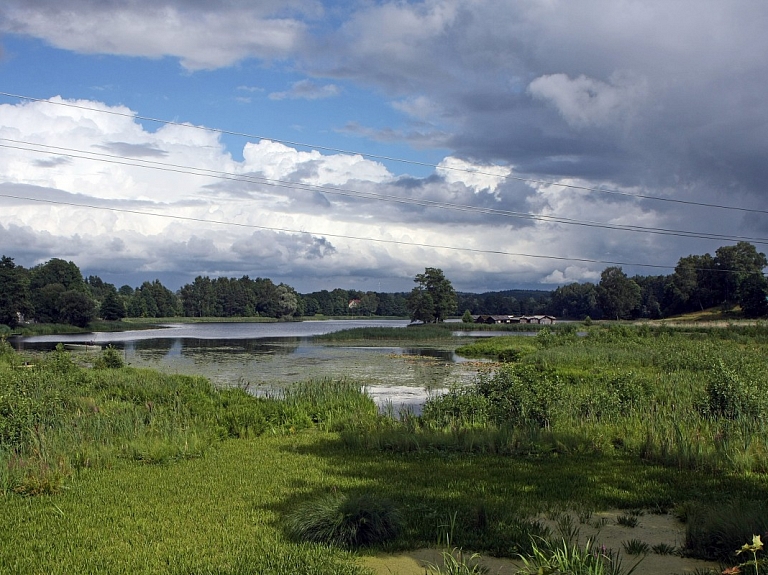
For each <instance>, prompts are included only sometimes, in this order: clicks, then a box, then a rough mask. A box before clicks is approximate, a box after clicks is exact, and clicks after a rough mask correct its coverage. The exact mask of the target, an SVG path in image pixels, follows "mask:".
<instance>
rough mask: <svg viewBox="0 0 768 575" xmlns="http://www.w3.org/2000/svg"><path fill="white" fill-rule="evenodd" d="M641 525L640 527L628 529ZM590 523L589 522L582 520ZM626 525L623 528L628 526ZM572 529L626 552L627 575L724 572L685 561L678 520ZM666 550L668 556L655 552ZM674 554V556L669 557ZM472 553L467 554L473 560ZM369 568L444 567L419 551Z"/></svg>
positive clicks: (604, 518)
mask: <svg viewBox="0 0 768 575" xmlns="http://www.w3.org/2000/svg"><path fill="white" fill-rule="evenodd" d="M632 518H634V521H636V525H635V526H634V527H630V526H628V525H627V524H631V523H633V522H634V521H633V519H632ZM582 519H583V520H584V518H582ZM541 521H542V523H544V524H546V525H547V526H548V527H549V528H550V529H551V530H552V533H553V534H554V536H555V537H557V536H558V533H559V529H558V523H557V522H556V521H554V520H551V519H545V518H541ZM622 523H623V524H622ZM571 524H572V527H573V528H574V529H578V539H579V542H580V543H581V544H582V545H583V544H584V543H586V541H587V539H591V540H592V541H593V548H598V549H599V548H601V547H602V546H605V548H606V549H612V550H613V551H615V552H620V553H621V560H622V565H623V567H624V569H625V571H628V570H629V569H630V568H632V566H633V565H635V563H637V562H638V561H640V563H639V564H638V565H637V568H636V569H635V571H634V575H672V574H680V575H682V574H683V573H706V572H707V570H710V569H712V570H715V572H718V573H719V572H720V569H719V566H718V564H717V563H710V562H707V561H699V560H697V559H689V558H685V557H680V556H679V555H677V554H676V552H675V551H679V549H680V548H681V547H682V545H683V543H684V541H685V526H684V525H683V524H682V523H680V522H679V521H678V520H677V519H675V517H673V516H672V515H654V514H650V513H643V514H639V515H630V514H628V513H627V512H625V511H610V512H601V513H593V514H592V515H591V516H590V517H589V518H588V519H586V520H585V521H584V522H583V523H580V522H579V521H578V520H577V519H576V518H575V517H573V521H572V523H571ZM630 541H634V542H635V543H634V545H635V546H640V547H643V545H641V544H642V543H644V544H645V545H647V548H648V549H647V553H644V554H639V555H629V554H628V553H627V552H626V551H625V548H624V546H625V544H626V543H628V542H630ZM654 547H656V549H657V550H658V551H665V552H667V553H666V554H659V553H658V552H654V550H653V549H654ZM670 551H672V553H669V552H670ZM469 555H471V553H465V557H469ZM361 560H362V562H363V564H364V565H365V566H366V567H368V568H369V569H371V570H373V572H374V573H376V574H377V575H424V573H425V572H427V573H429V571H427V568H428V566H429V565H430V564H432V565H442V552H441V551H440V550H438V549H418V550H416V551H411V552H408V553H401V554H378V555H375V556H370V557H363V558H361ZM479 563H480V564H481V565H484V566H485V567H487V568H488V573H489V574H491V575H514V574H515V573H517V571H518V570H519V569H520V568H521V567H522V564H521V563H520V562H519V561H513V560H511V559H498V558H494V557H485V556H482V557H481V558H480V560H479Z"/></svg>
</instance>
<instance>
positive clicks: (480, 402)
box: [422, 387, 489, 426]
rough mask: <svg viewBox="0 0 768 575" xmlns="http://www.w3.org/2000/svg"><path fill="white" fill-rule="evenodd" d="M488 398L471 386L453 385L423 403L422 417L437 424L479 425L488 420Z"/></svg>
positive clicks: (425, 420) (427, 421)
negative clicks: (446, 390)
mask: <svg viewBox="0 0 768 575" xmlns="http://www.w3.org/2000/svg"><path fill="white" fill-rule="evenodd" d="M488 405H489V404H488V398H486V397H484V396H482V395H480V394H479V393H478V392H477V390H475V389H473V388H471V387H454V388H452V389H450V390H449V391H448V392H447V393H444V394H442V395H438V396H435V397H430V398H429V399H427V401H426V402H425V403H424V408H423V409H422V419H423V420H424V422H425V423H428V424H429V423H431V424H435V425H438V426H445V425H451V424H455V423H466V424H470V425H481V424H484V423H486V422H487V420H488Z"/></svg>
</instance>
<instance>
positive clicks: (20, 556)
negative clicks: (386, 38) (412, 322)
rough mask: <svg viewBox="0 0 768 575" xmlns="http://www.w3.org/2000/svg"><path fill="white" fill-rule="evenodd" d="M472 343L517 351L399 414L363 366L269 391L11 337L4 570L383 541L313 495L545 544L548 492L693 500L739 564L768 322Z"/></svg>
mask: <svg viewBox="0 0 768 575" xmlns="http://www.w3.org/2000/svg"><path fill="white" fill-rule="evenodd" d="M408 331H410V330H408ZM369 335H370V334H369ZM490 342H493V344H492V345H490ZM474 353H476V354H477V355H481V356H483V355H486V356H490V357H494V358H499V357H503V358H504V359H506V363H504V364H495V367H494V368H493V369H492V371H488V372H487V373H485V374H483V375H481V376H480V377H479V378H478V380H477V381H476V382H475V384H473V385H470V386H468V387H465V388H461V389H455V390H452V391H451V392H450V393H448V394H447V395H445V396H442V397H439V398H434V399H433V400H431V401H429V402H428V404H427V405H426V406H425V409H424V414H423V416H421V417H416V416H415V415H413V414H409V413H403V414H400V417H399V418H398V417H393V416H392V415H391V414H390V415H389V416H388V415H379V414H378V412H377V410H376V407H375V405H374V404H373V403H372V401H371V400H370V399H368V398H367V397H366V396H364V395H362V394H361V393H360V392H359V385H358V384H357V383H356V382H354V381H349V380H344V379H339V380H334V381H330V380H324V381H315V382H305V383H303V384H299V385H295V386H291V387H289V388H286V389H285V390H284V391H283V392H281V393H279V394H278V395H277V396H276V397H271V398H256V397H252V396H250V395H248V394H247V393H245V391H243V390H239V389H228V390H217V389H214V388H213V387H212V386H211V385H210V384H209V383H208V382H207V381H206V380H203V379H202V378H192V377H183V376H166V375H161V374H158V373H155V372H152V371H146V370H137V369H132V368H126V367H120V366H119V363H120V362H119V359H120V358H119V354H118V355H117V357H115V356H114V354H113V355H110V353H109V352H105V355H104V357H103V359H102V361H100V362H98V363H97V366H96V367H94V368H93V369H90V368H88V369H85V368H81V367H79V366H77V365H76V364H75V363H74V362H73V360H72V359H71V357H70V356H69V355H68V354H66V353H65V352H62V351H57V352H53V353H51V354H50V355H48V356H47V357H46V358H45V359H43V360H42V361H39V362H38V364H37V365H34V366H29V365H26V364H25V360H26V359H25V358H24V357H21V356H19V355H18V354H16V353H14V352H13V351H12V350H11V349H10V348H9V346H7V345H2V346H0V505H2V510H3V512H2V513H0V572H2V573H14V574H16V573H18V574H26V573H62V574H63V573H118V574H119V573H169V574H182V573H184V574H200V575H202V574H219V575H224V574H227V575H229V574H231V575H239V574H251V573H253V574H255V573H264V574H272V573H275V574H277V573H317V574H323V573H329V574H330V573H341V574H345V573H350V574H352V573H363V572H364V569H363V568H362V567H360V564H359V562H358V560H357V556H358V554H359V553H367V552H368V551H367V549H368V547H364V548H363V549H361V550H356V549H355V548H354V546H352V549H351V551H350V549H349V548H348V547H349V546H345V545H339V544H336V545H327V544H322V543H308V542H303V541H302V540H301V537H303V536H298V535H297V534H296V533H295V532H294V531H293V530H292V529H291V528H290V525H289V521H288V519H289V518H290V517H292V516H295V515H296V513H297V512H298V513H302V512H303V510H304V509H305V507H304V506H305V505H307V504H308V503H313V502H319V504H323V505H326V506H330V507H328V509H327V510H326V511H327V512H328V513H330V515H332V516H334V517H335V516H336V515H335V514H337V513H338V508H337V507H334V506H336V505H337V503H336V501H339V502H341V503H339V504H346V505H347V507H349V505H352V506H354V505H357V506H358V507H359V508H360V509H353V510H352V512H350V513H349V517H352V516H356V515H355V512H360V513H362V512H370V511H371V510H373V511H377V512H381V513H382V514H383V515H382V516H384V517H388V518H392V520H393V525H396V526H397V530H396V531H393V533H394V534H390V535H389V536H388V538H386V539H385V538H383V537H382V538H381V540H380V541H374V545H373V546H372V548H371V549H373V550H375V549H386V550H398V549H414V548H418V547H423V546H430V545H431V546H434V545H436V544H437V542H438V541H442V542H445V541H446V540H450V542H451V544H452V545H455V546H459V547H464V548H466V549H471V550H473V551H479V552H482V553H485V554H492V555H497V556H514V555H515V554H517V553H523V554H528V553H531V552H532V545H533V544H535V542H536V541H540V540H538V539H536V538H535V537H537V536H542V537H545V538H555V539H557V537H559V536H562V533H559V534H558V533H552V532H551V531H547V529H545V528H544V527H543V526H542V524H541V523H540V522H539V521H538V520H537V517H540V516H541V514H549V515H550V516H553V517H555V516H558V514H560V513H562V512H564V511H570V512H572V513H573V515H574V516H577V517H580V518H583V519H584V520H585V521H588V520H589V517H590V515H591V513H592V512H595V511H598V510H605V509H609V508H619V509H626V510H627V511H628V513H629V511H631V510H637V509H642V510H645V512H656V513H675V514H676V515H678V516H679V517H680V518H681V519H683V520H687V525H688V531H687V535H686V542H685V544H684V546H683V549H682V550H680V549H678V552H679V551H682V552H684V553H687V554H689V555H692V556H697V557H706V558H710V559H717V560H722V561H725V562H729V563H730V564H733V563H734V562H735V561H736V560H737V559H736V557H735V555H734V551H735V550H736V549H738V548H740V547H741V546H742V545H743V544H744V543H747V542H749V541H750V540H751V537H752V535H753V534H757V533H763V532H765V531H766V530H768V505H767V504H766V502H768V448H766V445H768V434H767V433H766V423H765V421H766V413H767V411H766V410H767V409H768V393H766V391H768V390H767V389H766V386H768V376H767V373H766V370H767V369H768V368H766V361H765V360H766V356H768V328H766V327H765V326H761V325H756V326H745V327H740V328H735V327H732V328H729V329H720V330H708V329H696V330H682V329H680V330H678V329H672V328H668V327H667V328H661V329H654V328H650V327H639V328H635V327H631V326H614V327H596V326H593V327H592V328H590V329H589V334H588V335H587V336H585V337H581V336H579V335H577V334H576V332H575V329H562V330H560V331H558V332H553V331H549V330H545V331H542V332H541V333H540V335H538V336H537V337H535V338H530V337H528V338H520V337H500V338H494V339H493V340H488V341H486V340H482V341H480V342H478V346H477V348H476V349H475V350H474ZM329 498H330V499H329ZM329 501H330V502H331V503H328V502H329ZM350 501H351V502H353V503H351V504H350V503H349V502H350ZM361 501H362V502H363V503H361ZM344 502H346V503H344ZM366 502H367V503H366ZM366 506H369V507H370V508H371V509H368V508H366ZM320 511H321V512H325V511H324V510H323V508H322V505H321V506H320ZM328 513H326V515H327V514H328ZM360 513H358V515H360ZM388 514H389V515H388ZM345 517H347V516H346V515H345ZM322 518H323V517H322V516H321V515H318V521H320V519H322ZM347 519H348V517H347ZM395 519H396V521H395ZM345 521H346V519H345ZM350 521H351V520H350ZM363 523H364V522H363ZM320 527H323V526H318V527H317V529H315V531H314V533H315V534H318V533H323V531H322V529H320ZM309 528H310V533H312V528H313V525H310V526H309ZM324 528H325V527H323V529H324ZM532 537H533V539H532ZM673 544H675V542H670V545H673Z"/></svg>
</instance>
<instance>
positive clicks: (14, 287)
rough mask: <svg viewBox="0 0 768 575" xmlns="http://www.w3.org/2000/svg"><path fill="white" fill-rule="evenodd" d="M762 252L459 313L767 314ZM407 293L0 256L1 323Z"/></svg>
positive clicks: (276, 309) (380, 311) (326, 311)
mask: <svg viewBox="0 0 768 575" xmlns="http://www.w3.org/2000/svg"><path fill="white" fill-rule="evenodd" d="M766 267H768V260H767V259H766V256H765V254H763V253H760V252H758V251H757V249H756V248H755V246H754V245H752V244H750V243H748V242H739V243H737V244H736V245H732V246H723V247H720V248H718V249H717V250H716V251H715V255H714V256H712V255H710V254H708V253H707V254H704V255H689V256H686V257H681V258H680V260H679V261H678V264H677V266H676V267H675V269H674V271H673V273H671V274H669V275H648V276H640V275H635V276H632V277H629V276H627V275H626V274H625V273H624V271H623V270H622V268H620V267H616V266H612V267H608V268H606V269H604V270H603V272H602V273H601V276H600V281H599V282H598V283H596V284H595V283H590V282H584V283H570V284H567V285H563V286H560V287H558V288H557V289H555V290H554V291H546V290H506V291H497V292H486V293H462V292H458V293H457V299H458V307H457V309H458V313H459V314H462V313H463V312H465V311H467V310H468V311H469V312H470V313H471V314H509V315H530V314H550V315H554V316H556V317H558V318H566V319H579V320H583V319H585V318H587V317H589V318H591V319H614V320H622V319H639V318H649V319H659V318H664V317H669V316H673V315H677V314H682V313H687V312H692V311H697V310H704V309H708V308H712V307H716V306H722V307H723V308H724V309H731V308H733V307H734V306H739V307H740V309H741V312H742V314H743V316H745V317H762V316H765V315H766V314H768V301H767V300H766V297H768V282H767V281H766V279H765V276H764V275H763V269H764V268H766ZM407 298H408V294H407V293H405V292H403V293H384V292H374V291H368V292H362V291H358V290H347V289H341V288H337V289H334V290H331V291H328V290H320V291H315V292H311V293H306V294H300V293H298V292H297V291H296V290H295V289H294V288H293V287H291V286H289V285H287V284H284V283H279V284H275V283H274V282H273V281H272V280H270V279H268V278H255V279H252V278H250V277H248V276H243V277H241V278H239V279H236V278H227V277H217V278H210V277H207V276H198V277H196V278H195V279H194V281H193V282H192V283H188V284H185V285H184V286H182V287H181V289H179V290H178V291H176V292H174V291H172V290H170V289H169V288H167V287H166V286H164V285H163V284H162V283H161V282H160V280H157V279H155V280H154V281H145V282H143V283H142V284H141V285H140V286H137V287H131V286H129V285H123V286H121V287H119V288H118V287H116V286H115V285H113V284H110V283H108V282H105V281H103V280H102V279H101V278H100V277H98V276H94V275H89V276H87V277H84V276H83V274H82V273H81V271H80V269H79V268H78V266H77V265H76V264H75V263H74V262H71V261H69V262H68V261H65V260H62V259H58V258H53V259H51V260H49V261H47V262H45V263H42V264H39V265H36V266H34V267H32V268H29V269H27V268H25V267H23V266H20V265H18V264H16V263H15V262H14V259H13V258H12V257H9V256H6V255H4V256H2V258H1V259H0V325H5V326H7V327H8V328H11V329H13V328H15V327H17V326H18V325H19V324H22V323H25V322H36V323H54V324H56V323H59V324H70V325H74V326H78V327H86V326H87V325H88V324H89V323H90V322H92V321H93V320H95V319H97V318H100V319H103V320H107V321H114V320H120V319H122V318H124V317H135V318H160V317H179V316H185V317H222V318H225V317H264V318H274V319H283V320H287V319H295V318H299V317H306V316H316V315H320V316H380V317H393V316H394V317H404V316H408V307H407Z"/></svg>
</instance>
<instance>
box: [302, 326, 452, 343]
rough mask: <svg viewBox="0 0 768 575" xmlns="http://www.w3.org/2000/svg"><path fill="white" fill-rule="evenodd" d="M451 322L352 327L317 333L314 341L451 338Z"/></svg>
mask: <svg viewBox="0 0 768 575" xmlns="http://www.w3.org/2000/svg"><path fill="white" fill-rule="evenodd" d="M450 328H451V324H426V325H411V326H408V327H354V328H351V329H343V330H341V331H335V332H332V333H326V334H323V335H317V336H315V337H314V339H315V341H323V342H348V341H430V340H444V339H451V338H452V330H451V329H450Z"/></svg>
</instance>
